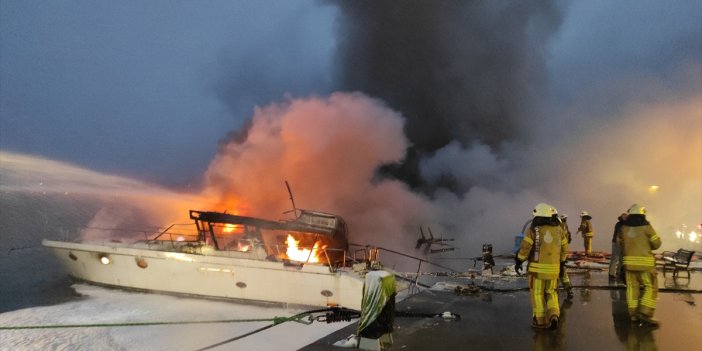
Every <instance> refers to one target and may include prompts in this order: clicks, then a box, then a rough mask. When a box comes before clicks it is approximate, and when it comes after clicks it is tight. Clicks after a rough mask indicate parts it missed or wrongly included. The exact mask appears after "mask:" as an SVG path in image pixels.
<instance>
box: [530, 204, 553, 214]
mask: <svg viewBox="0 0 702 351" xmlns="http://www.w3.org/2000/svg"><path fill="white" fill-rule="evenodd" d="M532 213H533V215H534V217H551V216H553V215H555V214H558V211H557V210H556V208H555V207H553V206H551V205H549V204H545V203H543V202H542V203H539V204H538V205H536V206H535V207H534V211H532Z"/></svg>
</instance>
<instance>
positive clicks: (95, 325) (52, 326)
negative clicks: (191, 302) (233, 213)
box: [0, 317, 285, 330]
mask: <svg viewBox="0 0 702 351" xmlns="http://www.w3.org/2000/svg"><path fill="white" fill-rule="evenodd" d="M280 318H283V319H284V318H285V317H274V318H253V319H221V320H207V321H175V322H126V323H88V324H43V325H10V326H0V330H16V329H60V328H98V327H137V326H148V325H178V324H213V323H244V322H268V321H273V322H276V321H277V320H279V319H280Z"/></svg>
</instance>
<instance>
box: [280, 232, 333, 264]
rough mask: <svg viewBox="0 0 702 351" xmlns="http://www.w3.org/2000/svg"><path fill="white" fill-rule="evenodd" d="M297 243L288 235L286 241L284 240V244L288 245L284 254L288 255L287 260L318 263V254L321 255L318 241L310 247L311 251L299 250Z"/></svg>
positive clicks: (297, 241)
mask: <svg viewBox="0 0 702 351" xmlns="http://www.w3.org/2000/svg"><path fill="white" fill-rule="evenodd" d="M299 242H300V241H299V240H295V238H293V237H292V235H290V234H288V239H287V240H285V243H286V244H287V245H288V249H287V251H286V252H285V254H287V255H288V258H289V259H291V260H293V261H299V262H311V263H316V262H319V254H320V253H321V249H320V248H319V241H317V242H315V243H314V247H312V250H310V249H299V248H298V246H297V245H298V243H299ZM323 248H324V247H323ZM323 248H322V249H323Z"/></svg>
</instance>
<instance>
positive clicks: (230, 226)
mask: <svg viewBox="0 0 702 351" xmlns="http://www.w3.org/2000/svg"><path fill="white" fill-rule="evenodd" d="M241 228H242V225H241V224H229V223H227V224H225V225H224V228H222V232H224V233H231V232H233V231H235V230H238V229H241Z"/></svg>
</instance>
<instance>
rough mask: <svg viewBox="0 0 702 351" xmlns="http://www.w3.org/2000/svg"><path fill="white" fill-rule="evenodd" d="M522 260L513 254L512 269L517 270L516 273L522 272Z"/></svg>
mask: <svg viewBox="0 0 702 351" xmlns="http://www.w3.org/2000/svg"><path fill="white" fill-rule="evenodd" d="M522 262H524V261H522V260H520V259H519V257H517V256H514V271H515V272H517V274H522Z"/></svg>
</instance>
